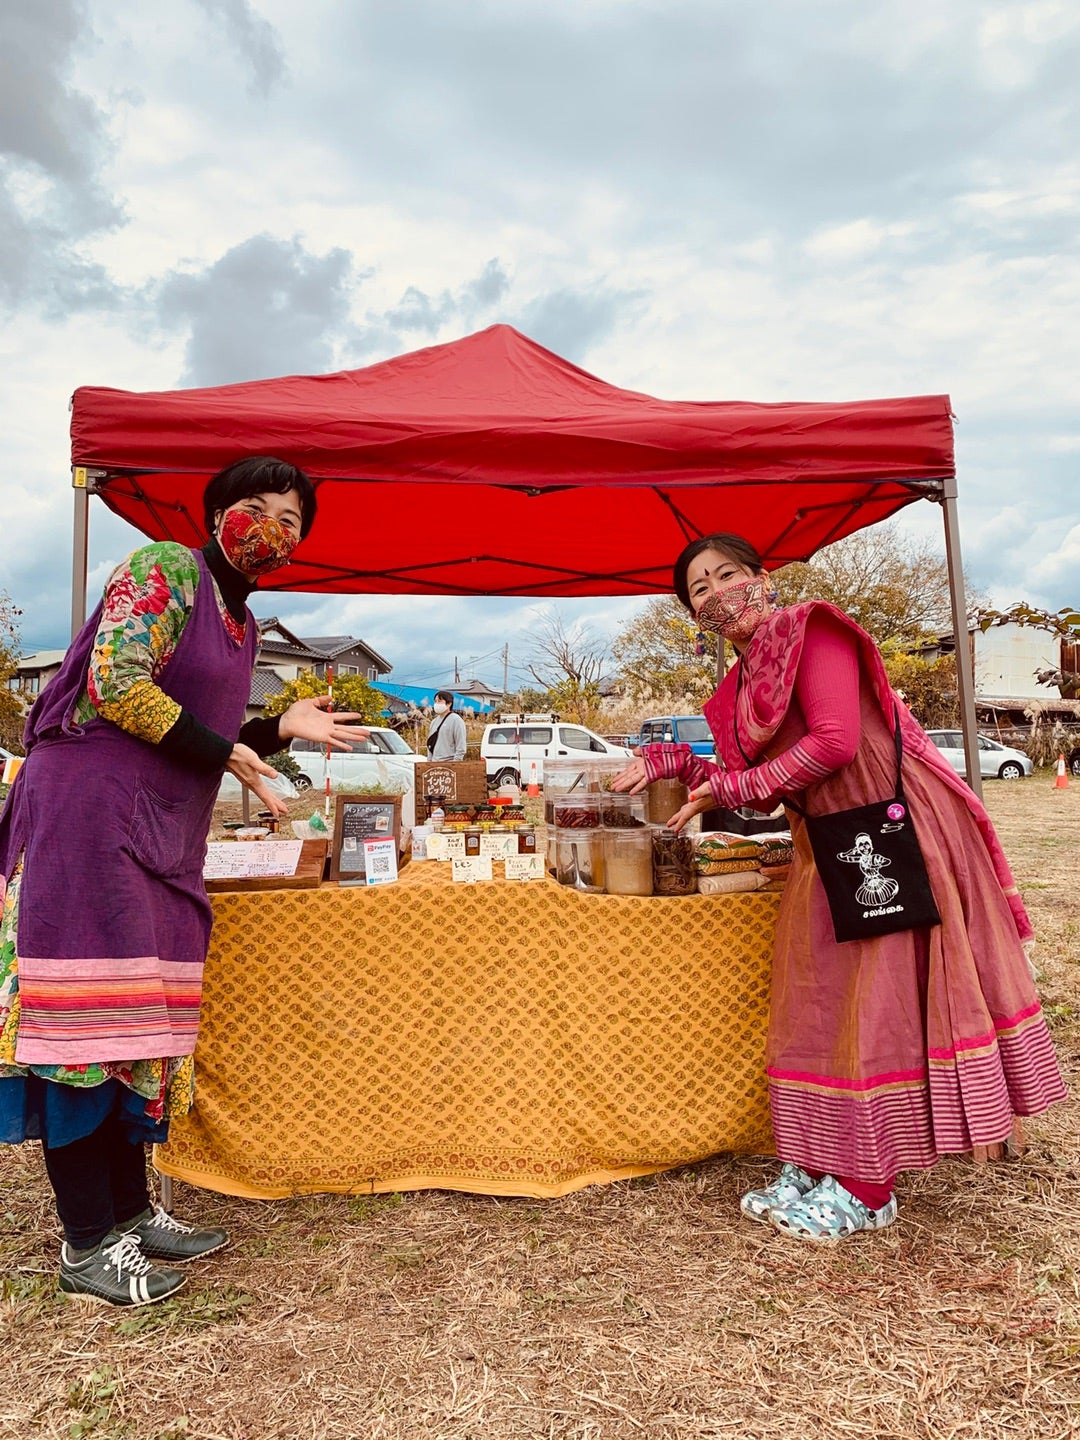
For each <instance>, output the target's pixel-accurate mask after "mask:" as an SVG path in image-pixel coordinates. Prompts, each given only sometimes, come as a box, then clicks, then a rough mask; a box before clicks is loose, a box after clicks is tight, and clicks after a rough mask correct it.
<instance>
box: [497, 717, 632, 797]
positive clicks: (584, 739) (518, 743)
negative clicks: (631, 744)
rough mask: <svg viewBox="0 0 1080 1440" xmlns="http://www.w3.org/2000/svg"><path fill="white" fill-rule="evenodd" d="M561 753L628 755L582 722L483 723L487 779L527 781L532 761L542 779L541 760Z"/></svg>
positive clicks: (500, 782)
mask: <svg viewBox="0 0 1080 1440" xmlns="http://www.w3.org/2000/svg"><path fill="white" fill-rule="evenodd" d="M564 755H568V756H571V757H572V758H573V759H581V760H588V759H594V758H595V757H596V756H597V755H615V756H618V757H620V758H625V759H629V757H630V751H629V749H628V748H627V747H626V746H625V745H613V744H612V743H611V741H610V740H605V739H604V738H603V736H602V735H596V734H594V733H593V731H592V730H586V728H585V726H584V725H568V724H565V723H563V722H561V721H554V720H552V721H534V720H524V721H507V722H500V723H499V724H497V725H486V726H485V727H484V736H483V739H482V740H481V741H480V758H481V759H482V760H483V761H484V763H485V765H486V766H487V773H488V780H489V781H494V783H495V784H496V785H505V784H507V783H509V784H511V785H521V784H523V783H524V784H528V783H529V780H530V778H531V776H532V767H533V765H534V764H535V766H536V778H537V781H539V782H542V781H543V779H544V761H545V760H551V759H555V758H556V757H559V758H561V757H562V756H564Z"/></svg>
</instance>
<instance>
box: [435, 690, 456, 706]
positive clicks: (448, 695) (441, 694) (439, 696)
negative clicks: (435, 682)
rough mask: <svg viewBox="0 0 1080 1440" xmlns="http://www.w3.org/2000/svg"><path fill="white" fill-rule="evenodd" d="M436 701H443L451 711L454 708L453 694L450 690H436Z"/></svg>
mask: <svg viewBox="0 0 1080 1440" xmlns="http://www.w3.org/2000/svg"><path fill="white" fill-rule="evenodd" d="M435 699H436V700H445V701H446V703H447V704H448V705H449V706H450V709H451V710H452V709H453V708H454V692H453V691H452V690H436V691H435Z"/></svg>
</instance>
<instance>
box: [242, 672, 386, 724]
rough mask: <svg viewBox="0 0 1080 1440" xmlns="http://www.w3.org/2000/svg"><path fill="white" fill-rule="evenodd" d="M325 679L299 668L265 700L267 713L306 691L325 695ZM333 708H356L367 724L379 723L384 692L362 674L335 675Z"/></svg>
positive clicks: (304, 695) (301, 697) (302, 696)
mask: <svg viewBox="0 0 1080 1440" xmlns="http://www.w3.org/2000/svg"><path fill="white" fill-rule="evenodd" d="M325 694H326V680H325V678H324V677H323V676H322V675H316V674H315V672H314V671H313V670H301V672H300V674H299V675H298V676H297V677H296V679H295V680H287V681H286V682H285V688H284V690H283V691H282V692H281V694H280V695H272V696H271V697H270V699H269V700H267V702H266V706H265V709H266V713H267V715H280V714H281V712H282V711H283V710H287V709H288V708H289V706H290V705H291V704H292V703H293V701H294V700H304V699H306V698H307V697H308V696H309V695H325ZM334 709H335V710H355V711H356V712H357V713H358V714H359V715H360V716H361V717H362V718H363V720H364V721H365V722H366V723H367V724H368V725H382V724H383V721H384V718H385V717H384V716H383V711H384V710H385V709H386V696H385V695H384V694H383V693H382V691H381V690H376V689H375V687H374V686H373V685H370V684H369V683H368V682H367V680H365V679H364V677H363V676H362V675H336V676H335V677H334Z"/></svg>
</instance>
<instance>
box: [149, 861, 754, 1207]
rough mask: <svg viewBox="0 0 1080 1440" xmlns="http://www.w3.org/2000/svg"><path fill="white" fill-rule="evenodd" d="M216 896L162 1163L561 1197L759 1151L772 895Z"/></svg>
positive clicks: (303, 1180)
mask: <svg viewBox="0 0 1080 1440" xmlns="http://www.w3.org/2000/svg"><path fill="white" fill-rule="evenodd" d="M449 868H450V867H449V866H448V865H436V864H431V863H428V864H413V865H411V866H408V867H407V868H406V869H405V871H404V872H403V875H402V878H401V879H400V881H399V882H398V883H396V884H394V885H387V886H373V887H370V888H347V889H346V888H338V887H336V886H325V887H323V888H322V889H319V890H276V891H270V892H263V893H260V894H241V893H226V894H218V895H215V896H214V897H213V905H214V912H215V925H214V934H213V941H212V944H211V948H210V954H209V958H208V961H207V966H206V981H205V990H204V999H203V1011H202V1027H201V1031H200V1038H199V1045H198V1049H197V1051H196V1072H197V1079H196V1104H195V1109H194V1110H193V1111H192V1113H191V1114H190V1115H189V1116H187V1117H186V1118H184V1119H182V1120H175V1121H174V1122H173V1126H172V1131H171V1138H170V1141H169V1144H168V1145H167V1146H165V1147H160V1148H159V1149H158V1150H157V1152H156V1155H155V1163H156V1164H157V1167H158V1169H159V1170H160V1171H161V1173H162V1174H163V1175H166V1176H169V1177H173V1178H176V1179H181V1180H185V1181H188V1182H190V1183H191V1184H194V1185H199V1186H202V1187H203V1188H205V1189H210V1190H217V1191H221V1192H223V1193H225V1194H231V1195H244V1196H253V1197H266V1198H274V1197H278V1196H283V1195H291V1194H310V1193H316V1192H320V1191H337V1192H370V1191H392V1190H412V1189H422V1188H429V1187H436V1188H442V1189H451V1190H466V1191H473V1192H477V1193H481V1194H497V1195H529V1196H538V1197H548V1196H555V1195H562V1194H565V1193H567V1192H568V1191H571V1190H574V1189H577V1188H579V1187H581V1186H583V1185H588V1184H590V1183H595V1182H600V1181H610V1180H616V1179H621V1178H626V1177H629V1176H633V1175H641V1174H648V1173H651V1172H653V1171H656V1170H662V1169H666V1168H669V1167H671V1166H674V1165H679V1164H685V1163H687V1162H690V1161H693V1160H697V1159H700V1158H702V1157H704V1156H707V1155H712V1154H716V1153H718V1152H721V1151H736V1152H741V1153H769V1152H770V1150H771V1145H772V1138H771V1129H770V1124H769V1110H768V1098H767V1093H766V1085H765V1062H764V1047H765V1030H766V1024H767V1016H768V982H769V955H770V951H771V945H772V935H773V928H774V923H775V916H776V908H777V903H778V898H779V897H778V896H777V895H776V894H772V893H764V894H760V893H759V894H736V895H723V896H697V895H695V896H688V897H685V898H677V899H676V898H661V897H652V898H648V899H644V898H640V899H639V898H628V897H620V896H608V895H582V894H578V893H577V892H575V891H573V890H570V889H568V888H566V887H563V886H559V885H556V884H555V883H554V882H552V881H550V880H547V879H545V880H535V881H529V882H527V883H518V884H514V883H510V882H506V881H499V880H495V881H490V882H485V883H481V884H473V885H461V884H458V885H454V884H452V883H451V882H450V878H449Z"/></svg>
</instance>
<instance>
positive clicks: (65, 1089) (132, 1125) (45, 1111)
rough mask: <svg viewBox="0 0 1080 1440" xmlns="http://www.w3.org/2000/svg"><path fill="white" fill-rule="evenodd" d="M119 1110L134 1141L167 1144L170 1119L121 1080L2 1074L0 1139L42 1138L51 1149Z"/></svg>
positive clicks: (12, 1141)
mask: <svg viewBox="0 0 1080 1440" xmlns="http://www.w3.org/2000/svg"><path fill="white" fill-rule="evenodd" d="M112 1115H115V1116H116V1117H117V1119H118V1120H119V1122H120V1125H121V1127H122V1129H123V1132H124V1134H125V1136H126V1137H127V1139H128V1140H130V1141H131V1142H132V1143H133V1144H138V1143H139V1142H142V1143H143V1144H146V1145H163V1144H164V1143H165V1141H166V1140H167V1139H168V1138H169V1122H168V1120H152V1119H151V1118H150V1116H149V1115H147V1113H146V1098H145V1097H144V1096H142V1095H136V1093H135V1091H134V1090H130V1089H129V1088H128V1087H127V1086H126V1085H124V1084H122V1083H121V1082H120V1081H119V1080H115V1079H110V1080H106V1081H104V1082H103V1083H102V1084H101V1085H90V1086H79V1085H64V1084H61V1083H60V1082H59V1081H56V1080H43V1079H42V1078H41V1076H40V1075H33V1074H31V1075H12V1076H9V1077H6V1078H4V1079H0V1144H2V1145H21V1144H22V1142H23V1141H24V1140H43V1141H44V1142H45V1144H46V1145H48V1146H49V1148H50V1149H52V1150H57V1149H59V1148H60V1146H61V1145H70V1144H71V1142H72V1141H73V1140H82V1139H83V1138H84V1137H85V1136H87V1135H92V1134H93V1133H94V1131H95V1130H97V1129H98V1127H99V1126H101V1125H103V1124H104V1123H105V1121H106V1120H107V1119H109V1117H110V1116H112Z"/></svg>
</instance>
